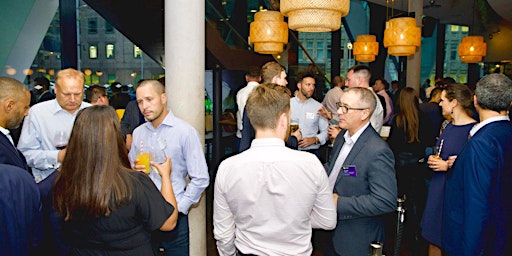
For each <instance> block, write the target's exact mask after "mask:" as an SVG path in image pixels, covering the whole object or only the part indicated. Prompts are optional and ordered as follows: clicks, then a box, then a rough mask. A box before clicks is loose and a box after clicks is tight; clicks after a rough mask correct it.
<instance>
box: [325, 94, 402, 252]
mask: <svg viewBox="0 0 512 256" xmlns="http://www.w3.org/2000/svg"><path fill="white" fill-rule="evenodd" d="M376 104H378V102H377V100H376V98H375V96H374V94H373V92H371V91H370V90H368V89H366V88H360V87H351V88H349V89H347V90H346V91H345V92H344V93H343V95H342V96H341V99H340V102H339V103H338V112H337V113H338V116H339V125H340V127H341V128H342V129H343V130H342V131H341V132H340V133H339V134H338V136H337V137H336V141H335V142H334V146H333V150H332V153H331V157H330V160H329V162H327V163H326V165H325V168H326V171H327V175H328V176H329V183H330V185H331V187H333V190H334V194H335V197H336V195H338V196H339V197H338V199H337V213H338V223H337V225H336V229H335V230H334V232H333V236H332V243H333V246H332V247H333V249H334V252H335V253H334V255H347V256H353V255H354V256H360V255H368V252H369V245H370V243H371V242H372V241H381V242H384V226H383V220H382V215H383V214H385V213H389V212H392V211H394V210H395V208H396V197H397V185H396V178H395V170H394V157H393V153H392V151H391V149H390V148H389V147H388V145H387V144H386V142H385V141H384V140H382V138H381V137H380V136H379V134H378V133H377V132H376V131H375V129H373V128H372V126H371V125H370V117H371V116H372V112H373V110H374V109H375V106H376ZM330 253H331V254H332V252H330Z"/></svg>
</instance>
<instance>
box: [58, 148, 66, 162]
mask: <svg viewBox="0 0 512 256" xmlns="http://www.w3.org/2000/svg"><path fill="white" fill-rule="evenodd" d="M65 156H66V149H65V148H64V149H61V150H59V154H58V155H57V161H58V162H59V163H62V161H64V157H65Z"/></svg>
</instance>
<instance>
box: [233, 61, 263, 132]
mask: <svg viewBox="0 0 512 256" xmlns="http://www.w3.org/2000/svg"><path fill="white" fill-rule="evenodd" d="M245 81H247V85H246V86H245V87H244V88H242V89H240V90H239V91H238V93H237V94H236V104H237V106H238V111H237V112H236V127H237V131H236V137H237V138H238V139H240V138H242V129H243V128H244V126H243V114H244V108H245V102H246V101H247V97H249V93H251V92H252V89H254V87H256V86H258V85H259V84H260V81H261V69H260V67H258V66H251V67H249V70H248V71H247V74H245Z"/></svg>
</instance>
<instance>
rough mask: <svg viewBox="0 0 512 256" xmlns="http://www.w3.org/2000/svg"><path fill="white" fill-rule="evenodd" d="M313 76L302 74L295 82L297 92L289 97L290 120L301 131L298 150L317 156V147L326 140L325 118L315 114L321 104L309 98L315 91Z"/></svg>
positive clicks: (326, 124)
mask: <svg viewBox="0 0 512 256" xmlns="http://www.w3.org/2000/svg"><path fill="white" fill-rule="evenodd" d="M315 84H316V82H315V77H314V75H312V74H308V73H306V74H303V75H302V77H301V78H300V80H299V82H298V83H297V87H298V90H297V93H296V95H295V97H293V98H291V99H290V106H291V118H290V119H291V122H292V123H293V122H296V121H298V123H299V128H300V130H301V132H302V140H300V141H299V150H303V151H308V152H311V153H313V154H315V155H317V156H318V148H320V146H321V145H323V144H325V142H326V141H327V129H328V128H329V123H328V121H327V119H325V118H324V117H322V116H320V115H318V114H317V112H318V110H319V109H320V108H321V107H322V104H321V103H320V102H318V101H316V100H314V99H312V98H311V96H313V93H314V92H315Z"/></svg>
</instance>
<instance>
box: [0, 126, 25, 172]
mask: <svg viewBox="0 0 512 256" xmlns="http://www.w3.org/2000/svg"><path fill="white" fill-rule="evenodd" d="M0 143H1V144H3V147H4V148H6V149H9V151H8V152H10V155H11V156H12V157H15V158H16V159H18V162H19V163H20V164H22V166H25V169H27V163H26V160H25V158H24V157H22V155H21V152H20V151H19V150H18V149H16V148H15V147H14V145H12V143H11V141H10V140H9V138H7V136H6V135H5V134H3V133H1V132H0ZM20 167H21V166H20Z"/></svg>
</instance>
